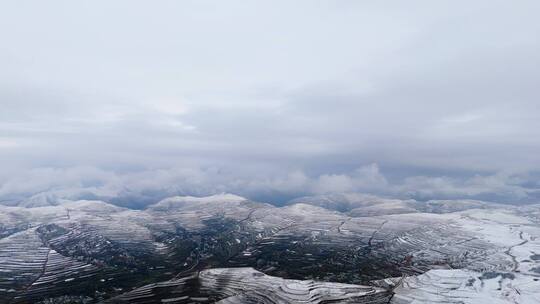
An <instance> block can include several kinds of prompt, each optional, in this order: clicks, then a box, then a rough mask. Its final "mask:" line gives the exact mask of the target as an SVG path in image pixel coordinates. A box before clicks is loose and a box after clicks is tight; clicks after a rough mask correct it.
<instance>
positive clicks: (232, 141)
mask: <svg viewBox="0 0 540 304" xmlns="http://www.w3.org/2000/svg"><path fill="white" fill-rule="evenodd" d="M539 9H540V2H538V1H519V2H515V1H512V2H511V1H474V2H471V1H407V2H403V1H388V2H384V3H383V2H371V1H369V2H368V1H342V0H336V1H133V0H130V1H46V2H44V1H26V0H21V1H2V2H0V167H1V168H2V169H1V170H0V201H3V202H10V203H12V202H15V201H18V200H22V199H27V198H29V197H35V196H36V195H37V196H40V195H42V196H43V195H45V196H49V195H52V196H53V197H76V196H79V197H80V196H84V195H86V196H88V195H90V196H92V195H94V196H97V197H107V198H109V199H110V200H116V201H117V202H118V203H119V204H125V205H129V204H132V205H134V206H141V205H145V204H147V203H152V202H154V201H155V200H156V199H159V198H160V197H164V196H167V195H176V194H189V195H208V194H214V193H221V192H231V193H236V194H239V195H244V196H247V197H249V198H252V199H256V200H265V201H269V202H274V203H282V202H284V201H287V200H289V199H291V198H294V197H297V196H302V195H313V194H324V193H334V192H366V193H374V194H379V195H384V196H391V197H400V198H415V199H419V200H425V199H434V198H456V199H458V198H475V199H484V200H490V201H497V202H505V203H522V202H528V203H530V202H540V153H539V152H540V140H539V138H540V119H539V118H540V101H539V100H538V96H539V94H538V88H539V87H540V86H539V80H540V72H539V63H540V20H539V19H538V16H537V12H538V11H539Z"/></svg>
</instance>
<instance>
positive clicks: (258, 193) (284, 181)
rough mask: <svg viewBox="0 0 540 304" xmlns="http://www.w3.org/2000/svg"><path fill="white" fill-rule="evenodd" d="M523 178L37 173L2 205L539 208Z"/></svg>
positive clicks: (12, 182) (364, 171)
mask: <svg viewBox="0 0 540 304" xmlns="http://www.w3.org/2000/svg"><path fill="white" fill-rule="evenodd" d="M536 180H537V179H536V178H535V177H531V176H530V175H528V174H524V173H503V172H501V173H498V174H494V175H475V176H472V177H470V178H467V179H463V178H452V177H447V176H410V177H406V178H404V179H401V180H394V181H392V182H390V181H388V179H387V178H386V177H385V176H384V174H383V173H382V172H381V171H380V169H379V167H378V166H377V164H369V165H366V166H362V167H360V168H358V169H356V170H354V171H352V172H350V173H348V174H346V173H343V174H322V175H318V176H308V175H306V174H305V173H304V172H301V171H292V172H290V173H288V174H286V175H282V176H281V175H277V176H273V177H268V176H263V175H261V176H259V177H250V178H246V177H245V176H243V175H237V174H235V173H234V172H224V171H221V170H219V169H217V168H191V169H187V168H170V169H166V170H165V169H159V170H142V171H131V172H123V173H118V172H112V171H107V170H102V169H97V168H92V167H72V168H64V169H58V168H39V169H32V170H30V171H28V172H25V173H21V174H19V175H17V176H14V177H12V178H11V179H9V180H8V181H6V182H5V183H3V184H2V186H1V187H0V202H2V203H3V204H8V205H13V204H22V205H32V204H33V205H35V204H42V202H43V201H45V202H46V203H54V202H58V201H59V200H62V199H102V200H105V201H109V202H112V203H115V204H118V205H121V206H127V207H132V208H143V207H145V206H146V205H148V204H152V203H155V202H157V201H159V200H161V199H163V198H165V197H168V196H173V195H195V196H206V195H212V194H218V193H224V192H229V193H235V194H239V195H242V196H245V197H248V198H250V199H253V200H259V201H264V202H270V203H274V204H278V205H279V204H283V203H286V202H287V201H288V200H291V199H293V198H296V197H300V196H305V195H317V194H330V193H352V192H356V193H370V194H376V195H382V196H386V197H393V198H402V199H409V198H412V199H417V200H429V199H464V198H472V199H481V200H486V201H494V202H501V203H511V204H520V203H535V202H538V201H539V199H540V184H538V183H537V182H536Z"/></svg>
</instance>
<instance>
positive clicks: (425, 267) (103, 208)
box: [0, 195, 540, 304]
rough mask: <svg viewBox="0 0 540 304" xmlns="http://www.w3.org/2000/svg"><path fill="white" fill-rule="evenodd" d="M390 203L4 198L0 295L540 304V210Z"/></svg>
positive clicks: (15, 299)
mask: <svg viewBox="0 0 540 304" xmlns="http://www.w3.org/2000/svg"><path fill="white" fill-rule="evenodd" d="M387 203H388V202H383V203H382V204H383V206H382V207H381V209H380V210H379V211H377V214H379V215H378V216H372V215H370V216H352V214H350V213H341V212H338V211H331V210H328V209H324V208H321V207H318V206H313V205H310V204H305V203H298V204H293V205H290V206H286V207H281V208H276V207H273V206H271V205H268V204H261V203H255V202H250V201H247V200H245V199H243V198H241V197H237V196H233V195H219V196H214V197H208V198H191V197H174V198H169V199H166V200H164V201H162V202H159V203H157V204H155V205H152V206H150V207H149V208H147V209H145V210H129V209H124V208H119V207H116V206H113V205H110V204H107V203H104V202H97V201H76V202H66V203H64V204H61V205H58V206H50V207H39V208H19V207H0V219H2V221H3V222H2V226H1V229H2V230H1V231H0V232H1V234H0V235H1V238H0V303H33V302H43V303H99V302H104V301H109V302H129V303H160V302H163V303H190V302H201V303H213V302H217V301H221V302H220V303H327V302H332V303H334V302H336V303H363V302H364V303H388V302H389V301H391V302H392V303H399V304H401V303H413V302H414V303H433V301H439V302H441V303H482V302H478V301H479V299H488V300H486V301H491V303H499V302H500V303H535V302H534V301H537V302H539V303H540V282H539V280H538V279H539V278H540V225H539V223H540V220H539V215H540V207H539V206H528V207H523V208H516V207H500V206H497V207H496V208H493V209H490V210H488V209H484V208H482V206H483V205H481V204H479V203H478V202H472V203H470V204H471V205H470V208H467V207H466V206H467V204H468V203H467V202H465V203H464V202H461V205H460V206H459V209H460V210H459V211H455V210H454V209H452V208H449V207H448V204H449V202H447V201H444V202H443V203H441V202H435V203H434V202H431V203H426V205H424V206H419V205H418V204H410V205H409V207H411V206H415V208H416V209H415V211H414V212H410V213H403V214H395V210H390V211H388V213H390V214H384V213H385V211H384V210H386V209H387V206H386V205H385V204H387ZM391 203H392V204H394V203H395V202H391ZM409 203H410V202H409ZM409 203H408V204H409ZM375 207H376V204H375V205H373V204H370V205H369V208H370V210H373V208H375ZM479 207H480V208H479ZM356 208H360V207H355V209H356ZM411 208H412V207H411ZM427 208H429V210H430V211H434V212H433V213H426V212H423V210H426V209H427ZM370 214H371V211H370ZM450 295H451V296H450ZM493 299H496V300H493ZM492 300H493V301H492ZM456 301H457V302H456ZM475 301H476V302H475ZM496 301H499V302H496ZM531 301H532V302H531ZM486 303H487V302H486Z"/></svg>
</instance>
